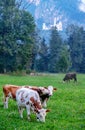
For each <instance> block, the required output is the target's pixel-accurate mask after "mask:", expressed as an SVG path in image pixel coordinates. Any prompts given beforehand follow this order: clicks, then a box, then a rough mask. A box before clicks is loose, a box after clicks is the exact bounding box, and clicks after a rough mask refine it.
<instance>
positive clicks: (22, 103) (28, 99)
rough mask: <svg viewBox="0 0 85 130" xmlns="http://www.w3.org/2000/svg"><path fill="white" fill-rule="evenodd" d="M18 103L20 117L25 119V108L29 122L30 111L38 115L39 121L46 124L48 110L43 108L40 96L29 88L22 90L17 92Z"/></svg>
mask: <svg viewBox="0 0 85 130" xmlns="http://www.w3.org/2000/svg"><path fill="white" fill-rule="evenodd" d="M16 101H17V104H18V109H19V113H20V117H21V118H23V108H26V110H27V116H28V120H30V110H32V111H33V112H35V113H36V117H37V121H41V122H45V116H46V112H49V110H46V109H44V108H42V105H41V102H40V97H39V94H38V93H37V92H36V91H34V90H32V89H29V88H21V89H18V90H17V91H16Z"/></svg>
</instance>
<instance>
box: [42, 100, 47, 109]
mask: <svg viewBox="0 0 85 130" xmlns="http://www.w3.org/2000/svg"><path fill="white" fill-rule="evenodd" d="M46 102H47V99H45V100H44V101H43V102H42V106H43V107H47V104H46Z"/></svg>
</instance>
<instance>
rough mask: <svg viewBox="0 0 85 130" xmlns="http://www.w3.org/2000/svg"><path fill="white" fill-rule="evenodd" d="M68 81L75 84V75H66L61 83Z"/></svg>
mask: <svg viewBox="0 0 85 130" xmlns="http://www.w3.org/2000/svg"><path fill="white" fill-rule="evenodd" d="M70 80H74V82H77V76H76V73H67V74H66V75H65V77H64V79H63V81H70Z"/></svg>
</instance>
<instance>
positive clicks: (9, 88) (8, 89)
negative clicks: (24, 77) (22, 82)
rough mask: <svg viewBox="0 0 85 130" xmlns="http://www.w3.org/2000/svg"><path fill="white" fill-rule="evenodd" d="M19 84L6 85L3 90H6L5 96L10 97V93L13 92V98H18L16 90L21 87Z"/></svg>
mask: <svg viewBox="0 0 85 130" xmlns="http://www.w3.org/2000/svg"><path fill="white" fill-rule="evenodd" d="M19 88H20V87H19V86H16V85H4V86H3V92H4V96H5V97H8V96H9V93H11V95H12V98H13V99H15V98H16V91H17V89H19Z"/></svg>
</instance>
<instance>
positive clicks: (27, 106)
mask: <svg viewBox="0 0 85 130" xmlns="http://www.w3.org/2000/svg"><path fill="white" fill-rule="evenodd" d="M26 110H27V117H28V120H30V105H26Z"/></svg>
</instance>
